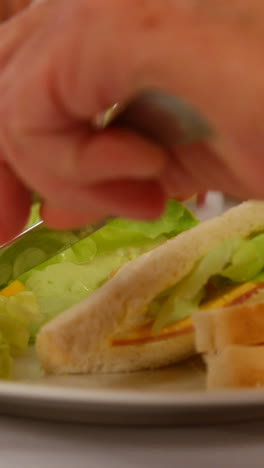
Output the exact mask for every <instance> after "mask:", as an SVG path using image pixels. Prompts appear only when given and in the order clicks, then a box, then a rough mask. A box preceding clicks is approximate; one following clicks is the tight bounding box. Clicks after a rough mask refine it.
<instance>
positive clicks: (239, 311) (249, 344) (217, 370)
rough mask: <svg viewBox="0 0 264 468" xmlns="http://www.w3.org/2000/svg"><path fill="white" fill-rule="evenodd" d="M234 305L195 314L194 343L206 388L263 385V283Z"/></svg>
mask: <svg viewBox="0 0 264 468" xmlns="http://www.w3.org/2000/svg"><path fill="white" fill-rule="evenodd" d="M257 288H259V289H258V291H257V290H256V291H255V294H251V295H248V296H247V294H246V295H245V296H244V298H243V301H241V303H238V304H236V305H233V306H230V307H226V308H220V309H215V310H207V311H201V312H200V313H199V314H194V316H193V324H194V329H195V344H196V350H197V352H199V353H201V354H202V355H203V356H204V360H205V363H206V366H207V388H208V389H223V388H249V387H259V386H263V385H264V295H263V291H264V284H261V283H259V285H258V286H257Z"/></svg>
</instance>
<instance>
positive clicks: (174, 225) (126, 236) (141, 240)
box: [16, 200, 198, 331]
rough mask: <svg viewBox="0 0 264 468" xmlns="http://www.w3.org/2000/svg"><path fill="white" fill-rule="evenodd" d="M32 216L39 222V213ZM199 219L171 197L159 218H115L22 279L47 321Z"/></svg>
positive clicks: (19, 256) (21, 258) (43, 320)
mask: <svg viewBox="0 0 264 468" xmlns="http://www.w3.org/2000/svg"><path fill="white" fill-rule="evenodd" d="M33 218H34V221H36V213H35V212H33V213H32V219H33ZM196 224H198V221H197V220H196V219H195V217H194V216H193V215H192V213H190V212H189V211H188V210H187V209H186V208H185V207H184V206H183V205H182V204H180V203H178V202H177V201H175V200H170V201H169V202H168V204H167V206H166V209H165V211H164V213H163V215H162V216H161V217H160V218H159V219H157V220H155V221H151V222H143V221H133V220H128V219H121V218H116V219H112V220H110V221H108V223H107V224H106V225H105V226H104V227H102V228H101V229H99V230H98V231H96V232H94V233H93V234H92V235H90V236H89V237H87V238H85V239H83V240H81V241H79V242H77V243H75V244H74V245H73V246H72V247H70V248H68V249H67V250H65V251H64V252H62V253H59V254H58V255H56V256H55V257H53V258H51V259H48V260H46V261H44V262H42V263H41V264H40V265H38V266H37V267H36V268H33V269H32V270H30V271H29V272H26V273H25V274H23V275H21V276H20V277H19V279H20V281H22V282H23V283H24V284H25V286H26V289H27V290H28V291H31V292H33V293H34V295H35V296H36V298H37V300H38V303H39V305H40V309H41V314H42V322H41V323H45V322H46V321H47V320H50V319H51V318H52V317H54V316H55V315H57V314H58V313H60V312H62V311H63V310H65V309H67V308H69V307H71V306H72V305H74V304H76V303H78V302H79V301H81V300H82V299H83V298H85V297H87V296H89V295H90V294H91V293H92V292H93V291H95V290H96V289H97V288H98V287H100V286H101V285H102V284H103V283H104V282H105V281H107V280H108V279H109V278H110V277H111V275H112V274H113V273H114V272H115V271H116V270H117V269H118V268H120V267H121V266H122V265H123V264H124V263H126V262H129V261H131V260H133V259H134V258H136V257H138V256H139V255H141V254H142V253H144V252H147V251H149V250H151V249H153V248H155V247H157V246H159V245H160V244H161V243H163V242H165V241H166V240H167V239H169V238H171V237H172V236H174V235H176V234H178V233H180V232H182V231H184V230H186V229H190V228H192V227H193V226H195V225H196ZM51 241H53V239H51ZM47 245H49V243H48V242H47ZM31 248H34V246H32V247H31ZM24 258H25V252H20V253H19V254H18V257H17V259H16V261H17V262H18V261H19V262H20V261H21V262H22V263H23V261H24ZM25 261H26V259H25ZM36 331H37V329H36Z"/></svg>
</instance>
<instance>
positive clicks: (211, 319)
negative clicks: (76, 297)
mask: <svg viewBox="0 0 264 468" xmlns="http://www.w3.org/2000/svg"><path fill="white" fill-rule="evenodd" d="M263 271H264V203H263V202H258V201H257V202H255V201H249V202H245V203H242V204H240V205H239V206H237V207H235V208H232V209H230V210H229V211H227V212H225V213H224V214H223V215H221V216H219V217H216V218H213V219H211V220H208V221H206V222H203V223H200V224H198V225H196V226H193V227H191V228H190V229H188V230H186V231H184V232H182V233H180V234H179V235H177V236H176V237H174V238H171V239H168V240H166V241H164V242H163V243H162V244H161V245H159V246H157V247H154V248H153V249H151V250H150V251H148V252H145V253H143V254H142V255H140V256H138V257H137V258H135V259H132V260H131V261H129V262H127V263H125V264H124V265H122V266H121V267H119V268H117V269H116V270H115V271H113V272H112V274H111V278H110V279H109V280H108V281H106V282H105V283H104V284H102V285H101V286H100V287H99V288H97V289H96V290H95V291H93V292H92V294H90V295H89V297H87V298H84V299H83V300H82V301H81V302H79V303H78V304H75V305H73V306H72V307H70V308H68V310H66V311H64V312H62V313H60V314H58V315H57V316H56V317H55V318H53V319H51V320H50V321H49V322H48V323H46V324H45V325H44V326H42V327H41V329H40V331H39V332H38V334H37V338H36V351H37V354H38V357H39V359H40V361H41V363H42V365H43V368H44V369H45V370H46V372H48V373H56V374H74V373H91V372H94V373H100V372H131V371H136V370H141V369H150V368H158V367H161V366H166V365H169V364H173V363H176V362H178V361H181V360H183V359H186V358H187V357H189V356H192V355H193V354H195V353H197V352H203V353H207V354H208V356H209V354H210V357H209V359H211V357H212V361H211V364H209V368H210V369H211V371H212V372H213V369H214V368H217V369H222V370H223V372H224V369H226V372H227V373H228V372H229V371H228V369H229V370H230V366H231V367H232V364H230V362H229V361H230V359H232V360H233V359H234V362H240V365H241V366H240V367H243V366H242V363H243V359H245V354H246V359H247V360H248V361H250V362H251V363H252V362H253V361H254V359H255V356H257V352H258V350H257V349H256V348H254V347H252V348H250V349H249V346H251V345H254V346H255V345H256V344H257V346H259V344H260V342H261V340H263V342H264V333H263V332H264V312H263V311H264V273H263ZM248 301H253V302H252V304H251V305H250V304H249V302H248ZM253 306H254V314H253V315H254V316H256V317H258V320H256V321H255V322H254V323H255V328H254V327H253V326H252V327H253V328H254V330H253V331H254V332H253V331H252V327H251V312H250V310H251V308H252V307H253ZM219 311H220V312H219ZM194 317H195V319H193V318H194ZM221 317H222V318H221ZM242 317H243V320H242ZM219 320H220V321H221V324H224V323H228V324H230V328H229V330H231V331H232V333H233V332H234V333H233V335H232V333H231V335H232V339H230V341H228V340H227V341H224V342H222V341H221V339H222V338H221V339H220V338H217V336H218V335H217V333H218V331H219V333H220V331H221V329H222V328H221V326H219V323H218V321H219ZM194 324H195V328H196V346H197V348H196V347H195V334H194ZM260 324H261V326H260ZM241 327H242V328H241ZM238 330H241V336H240V335H239V338H236V337H237V335H236V333H235V332H236V331H238ZM251 332H252V333H251ZM214 333H216V335H215V337H214ZM221 336H222V335H221ZM242 337H243V339H242ZM237 340H238V341H239V346H240V347H239V346H238V347H234V346H237V344H236V342H237ZM219 343H220V344H219ZM241 346H242V347H241ZM219 347H221V348H222V347H223V352H222V351H221V354H219V355H218V354H216V353H217V351H218V348H219ZM211 352H213V354H214V356H212V355H211ZM262 354H263V356H264V348H261V353H260V355H262ZM263 362H264V360H263ZM227 363H229V367H228V365H227ZM258 370H259V371H260V372H262V370H263V373H262V376H263V377H262V380H261V383H264V365H263V366H262V369H261V365H259V368H258ZM211 371H210V372H211ZM212 372H211V373H210V375H211V376H212ZM216 372H218V370H217V371H216ZM210 379H211V377H210ZM210 379H209V380H210ZM212 380H214V377H212Z"/></svg>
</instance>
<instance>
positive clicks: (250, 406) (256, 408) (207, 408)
mask: <svg viewBox="0 0 264 468" xmlns="http://www.w3.org/2000/svg"><path fill="white" fill-rule="evenodd" d="M236 203H237V202H236V201H233V200H225V199H224V197H223V196H222V195H221V194H219V193H215V192H211V193H210V194H209V195H208V196H207V203H206V204H205V205H204V206H202V207H200V208H199V209H198V210H196V211H197V212H196V215H197V217H198V218H200V219H201V220H205V219H208V218H210V217H211V216H212V215H216V214H220V213H221V212H223V211H224V210H225V209H227V208H229V207H231V206H233V205H234V204H236ZM193 208H195V207H193ZM0 413H2V414H8V415H15V416H23V417H30V418H38V419H40V418H41V419H49V420H56V421H67V422H78V423H89V424H108V425H132V424H136V425H183V424H184V425H194V424H199V425H201V424H208V423H219V422H227V421H232V422H234V421H238V420H250V419H262V418H264V389H263V390H249V391H242V390H236V391H221V392H208V391H206V390H205V369H204V367H203V364H202V361H201V360H200V359H199V358H195V359H190V360H188V361H186V362H184V363H181V364H179V365H175V366H172V367H167V368H163V369H160V370H155V371H154V370H153V371H145V372H135V373H131V374H104V375H85V376H60V377H58V376H44V375H43V373H42V371H41V369H40V366H39V364H38V361H37V358H36V356H35V355H34V353H33V352H28V353H27V354H26V355H25V356H23V357H21V358H19V359H16V361H15V364H14V376H13V379H12V380H11V381H8V382H3V381H0Z"/></svg>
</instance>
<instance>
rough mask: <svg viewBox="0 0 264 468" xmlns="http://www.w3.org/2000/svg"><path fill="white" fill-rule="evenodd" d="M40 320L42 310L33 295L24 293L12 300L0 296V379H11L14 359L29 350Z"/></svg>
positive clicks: (11, 298)
mask: <svg viewBox="0 0 264 468" xmlns="http://www.w3.org/2000/svg"><path fill="white" fill-rule="evenodd" d="M40 319H41V315H40V308H39V305H38V303H37V300H36V297H35V296H34V294H33V293H31V292H22V293H19V294H17V295H16V296H12V297H10V298H6V297H3V296H0V378H8V377H10V375H11V371H12V358H13V357H14V356H17V355H19V354H21V353H23V352H24V351H25V350H26V349H27V347H28V345H29V341H30V338H31V335H32V334H33V333H35V330H34V327H36V325H37V324H39V323H40Z"/></svg>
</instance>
